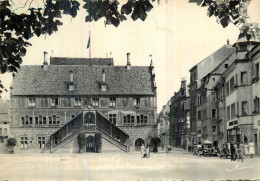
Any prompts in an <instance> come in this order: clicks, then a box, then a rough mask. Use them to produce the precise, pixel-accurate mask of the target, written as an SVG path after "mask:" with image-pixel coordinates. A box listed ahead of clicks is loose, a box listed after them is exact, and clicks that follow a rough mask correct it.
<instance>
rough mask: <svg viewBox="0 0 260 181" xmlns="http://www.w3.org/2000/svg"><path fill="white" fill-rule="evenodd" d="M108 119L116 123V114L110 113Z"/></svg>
mask: <svg viewBox="0 0 260 181" xmlns="http://www.w3.org/2000/svg"><path fill="white" fill-rule="evenodd" d="M108 119H109V121H110V122H112V123H113V124H115V125H116V114H109V115H108Z"/></svg>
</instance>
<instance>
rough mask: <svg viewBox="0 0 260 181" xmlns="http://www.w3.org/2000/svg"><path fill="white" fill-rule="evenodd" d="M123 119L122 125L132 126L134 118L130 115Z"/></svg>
mask: <svg viewBox="0 0 260 181" xmlns="http://www.w3.org/2000/svg"><path fill="white" fill-rule="evenodd" d="M123 118H124V125H134V123H135V117H134V116H131V115H126V116H123Z"/></svg>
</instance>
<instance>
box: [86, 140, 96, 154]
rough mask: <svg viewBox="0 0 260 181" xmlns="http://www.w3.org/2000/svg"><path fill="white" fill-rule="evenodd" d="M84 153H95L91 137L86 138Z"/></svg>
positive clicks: (93, 141)
mask: <svg viewBox="0 0 260 181" xmlns="http://www.w3.org/2000/svg"><path fill="white" fill-rule="evenodd" d="M86 152H95V140H94V137H93V136H88V137H87V138H86Z"/></svg>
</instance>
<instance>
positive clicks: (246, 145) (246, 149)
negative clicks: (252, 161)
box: [244, 142, 248, 156]
mask: <svg viewBox="0 0 260 181" xmlns="http://www.w3.org/2000/svg"><path fill="white" fill-rule="evenodd" d="M244 147H245V156H247V155H248V144H247V142H245V145H244Z"/></svg>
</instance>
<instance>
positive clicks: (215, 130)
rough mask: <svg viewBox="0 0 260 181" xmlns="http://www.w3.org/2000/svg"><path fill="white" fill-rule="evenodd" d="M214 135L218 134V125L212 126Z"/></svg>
mask: <svg viewBox="0 0 260 181" xmlns="http://www.w3.org/2000/svg"><path fill="white" fill-rule="evenodd" d="M212 133H213V135H215V134H217V126H212Z"/></svg>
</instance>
